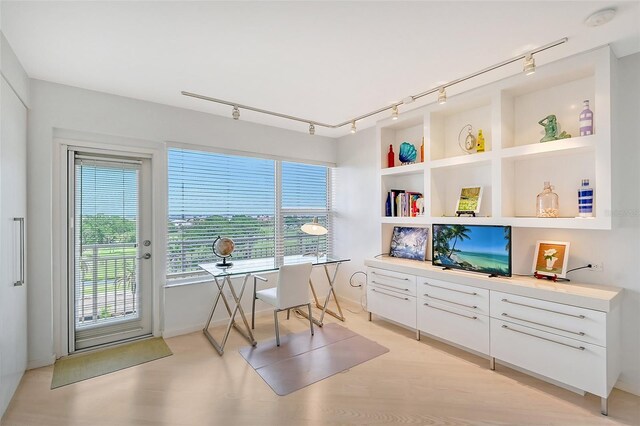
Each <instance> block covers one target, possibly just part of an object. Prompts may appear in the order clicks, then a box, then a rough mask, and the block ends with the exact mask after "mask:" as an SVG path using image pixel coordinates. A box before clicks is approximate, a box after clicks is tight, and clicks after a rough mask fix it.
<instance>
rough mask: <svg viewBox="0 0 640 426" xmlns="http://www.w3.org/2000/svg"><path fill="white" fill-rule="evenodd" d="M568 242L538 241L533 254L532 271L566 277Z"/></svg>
mask: <svg viewBox="0 0 640 426" xmlns="http://www.w3.org/2000/svg"><path fill="white" fill-rule="evenodd" d="M569 246H570V243H568V242H563V241H538V242H537V243H536V251H535V254H534V255H533V271H532V272H533V273H534V274H537V275H544V276H548V277H557V278H566V276H567V265H568V263H569Z"/></svg>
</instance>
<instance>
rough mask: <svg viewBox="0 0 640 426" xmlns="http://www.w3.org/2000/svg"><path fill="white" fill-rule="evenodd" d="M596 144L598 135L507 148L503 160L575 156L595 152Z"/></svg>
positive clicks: (503, 153) (503, 152)
mask: <svg viewBox="0 0 640 426" xmlns="http://www.w3.org/2000/svg"><path fill="white" fill-rule="evenodd" d="M596 144H597V135H590V136H578V137H575V138H569V139H561V140H557V141H550V142H538V143H532V144H528V145H521V146H515V147H512V148H506V149H504V150H503V151H502V158H518V157H527V158H542V157H548V156H555V155H558V154H561V155H565V154H575V153H580V152H587V151H591V150H594V149H595V147H596Z"/></svg>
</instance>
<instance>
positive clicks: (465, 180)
mask: <svg viewBox="0 0 640 426" xmlns="http://www.w3.org/2000/svg"><path fill="white" fill-rule="evenodd" d="M491 165H492V161H482V162H475V163H470V164H465V165H464V166H460V165H459V166H455V167H443V168H437V169H432V170H431V188H430V189H431V191H430V199H429V201H428V205H427V209H428V210H427V211H428V212H429V213H430V215H431V217H440V216H449V217H452V218H453V217H454V216H455V211H456V205H457V203H458V198H460V190H461V189H462V188H466V187H473V186H482V200H481V202H480V213H478V216H479V217H490V216H492V214H491V203H492V201H491V198H492V194H491V185H492V183H491V180H492V179H491V178H492V168H491Z"/></svg>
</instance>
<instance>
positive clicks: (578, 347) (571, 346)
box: [502, 325, 585, 351]
mask: <svg viewBox="0 0 640 426" xmlns="http://www.w3.org/2000/svg"><path fill="white" fill-rule="evenodd" d="M502 328H506V329H507V330H510V331H515V332H516V333H520V334H526V335H527V336H531V337H536V338H538V339H541V340H546V341H547V342H552V343H557V344H558V345H562V346H568V347H570V348H573V349H577V350H579V351H584V349H585V347H584V346H573V345H569V344H567V343H563V342H558V341H557V340H552V339H547V338H546V337H542V336H537V335H535V334H531V333H525V332H524V331H520V330H516V329H515V328H509V327H507V326H506V325H503V326H502Z"/></svg>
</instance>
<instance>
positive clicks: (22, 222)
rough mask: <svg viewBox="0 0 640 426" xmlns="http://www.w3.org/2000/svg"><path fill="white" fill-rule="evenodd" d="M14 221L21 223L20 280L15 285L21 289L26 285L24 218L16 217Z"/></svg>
mask: <svg viewBox="0 0 640 426" xmlns="http://www.w3.org/2000/svg"><path fill="white" fill-rule="evenodd" d="M13 221H14V222H19V223H20V279H19V280H18V281H16V282H14V283H13V285H14V287H20V286H22V285H23V284H24V217H14V218H13Z"/></svg>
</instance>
